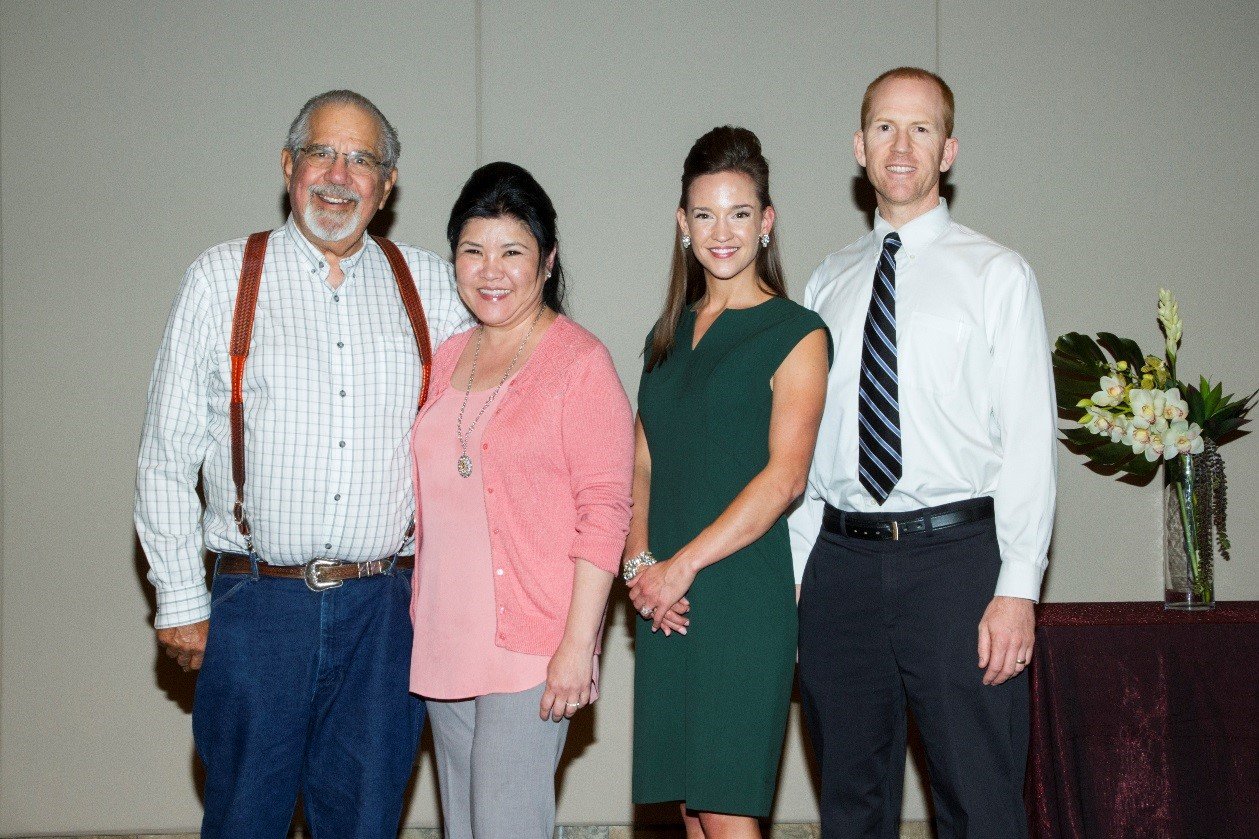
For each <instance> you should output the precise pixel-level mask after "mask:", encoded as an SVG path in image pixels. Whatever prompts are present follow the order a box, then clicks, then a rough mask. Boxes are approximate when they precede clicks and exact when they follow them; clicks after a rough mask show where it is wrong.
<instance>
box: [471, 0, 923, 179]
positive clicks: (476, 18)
mask: <svg viewBox="0 0 1259 839" xmlns="http://www.w3.org/2000/svg"><path fill="white" fill-rule="evenodd" d="M937 2H939V0H937ZM472 37H473V40H474V41H475V45H474V47H473V57H474V60H475V62H476V68H475V79H476V80H475V85H476V91H475V94H474V97H473V98H474V103H475V104H474V107H475V108H476V165H477V167H478V168H479V167H480V166H481V164H482V162H483V161H484V160H485V147H484V141H483V139H482V133H483V128H484V124H485V110H484V107H483V104H482V94H483V92H484V89H485V88H484V78H483V76H482V72H481V65H482V57H483V56H482V52H481V44H482V40H483V39H482V38H481V0H473V3H472Z"/></svg>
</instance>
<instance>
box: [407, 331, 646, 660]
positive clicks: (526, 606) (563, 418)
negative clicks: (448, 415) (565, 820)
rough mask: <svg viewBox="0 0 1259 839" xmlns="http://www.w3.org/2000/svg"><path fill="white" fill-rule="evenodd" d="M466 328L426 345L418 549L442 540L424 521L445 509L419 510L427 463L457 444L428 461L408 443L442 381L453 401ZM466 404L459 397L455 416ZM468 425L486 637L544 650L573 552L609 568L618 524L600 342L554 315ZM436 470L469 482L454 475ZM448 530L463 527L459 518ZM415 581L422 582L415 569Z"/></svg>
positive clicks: (439, 521)
mask: <svg viewBox="0 0 1259 839" xmlns="http://www.w3.org/2000/svg"><path fill="white" fill-rule="evenodd" d="M473 335H475V331H474V330H469V331H468V332H463V333H461V334H459V335H456V336H454V337H452V338H451V339H450V340H448V341H446V343H444V344H442V345H441V347H439V348H438V349H437V352H436V353H435V354H434V357H433V372H432V393H431V395H430V397H429V402H428V404H427V405H425V407H424V410H423V411H422V412H421V413H420V416H419V417H418V418H417V420H416V433H415V434H413V435H412V444H411V445H412V453H413V454H415V455H420V457H418V458H417V460H416V474H417V477H416V488H417V494H416V501H415V503H416V507H417V508H418V510H419V511H420V512H418V513H417V518H416V523H417V526H418V528H417V532H416V539H417V541H418V542H419V543H420V546H421V547H420V548H419V551H420V552H422V553H426V552H427V542H428V540H429V539H430V538H442V537H441V536H440V535H439V534H438V533H437V532H436V531H441V530H443V529H445V528H447V527H451V526H452V521H451V519H452V517H451V516H444V517H443V516H433V515H430V514H429V511H428V509H427V507H428V505H429V504H430V503H438V504H440V503H442V502H441V501H440V500H439V499H438V498H436V497H435V496H432V495H431V494H430V491H429V489H428V487H427V485H426V484H425V480H427V479H428V478H427V472H428V471H430V470H432V469H438V470H442V471H446V470H450V472H451V474H455V473H454V469H455V466H454V463H455V460H457V459H458V454H457V453H455V454H454V455H453V457H452V456H451V453H450V452H443V453H442V454H441V455H440V456H438V457H437V458H436V459H435V460H431V459H430V458H429V457H428V456H427V455H425V453H424V452H423V450H422V449H421V450H419V451H417V449H416V447H417V446H419V447H423V446H426V445H428V441H427V440H426V439H425V438H427V437H428V436H430V434H429V433H428V432H427V429H428V428H429V427H430V425H429V422H428V415H429V414H430V413H433V412H434V411H436V410H437V409H438V405H439V404H442V402H443V400H442V397H443V395H444V394H445V393H447V392H448V391H454V394H458V396H459V398H460V399H462V397H463V393H462V391H460V390H459V389H458V388H452V387H451V382H450V377H451V375H452V373H453V372H454V368H455V365H456V363H457V362H458V360H459V354H460V352H461V351H462V350H463V348H464V347H465V346H467V343H468V341H469V339H470V338H471V337H472V336H473ZM454 394H452V396H453V395H454ZM469 401H471V400H469ZM457 410H458V409H457V407H456V412H457ZM470 410H471V406H470V405H469V409H468V411H465V412H464V418H465V421H470V420H468V412H469V411H470ZM473 416H475V414H473ZM482 425H483V427H480V426H482ZM478 426H479V427H478V430H479V431H481V432H482V436H481V438H480V441H479V442H478V443H477V444H476V445H475V446H469V449H468V454H469V456H470V457H471V458H472V461H473V474H474V476H475V477H477V478H479V479H480V481H481V483H480V484H479V485H477V486H478V487H479V488H482V489H483V490H484V494H483V495H482V496H481V498H480V503H479V505H478V509H480V510H483V511H484V512H483V514H484V516H485V517H486V518H488V520H489V544H490V560H491V566H490V567H492V568H493V574H492V575H491V576H490V577H489V579H490V581H491V584H492V586H493V596H494V606H495V612H494V617H495V620H496V622H497V625H496V627H495V632H494V638H493V641H494V644H495V645H496V646H498V647H501V648H503V649H506V650H511V651H514V652H518V653H528V654H530V655H535V656H547V657H548V658H549V657H550V656H551V655H553V654H554V653H555V650H556V649H557V648H558V647H559V644H560V641H561V640H562V639H563V637H564V628H565V623H566V622H567V619H568V606H569V603H570V602H571V600H572V594H573V577H574V569H575V562H576V561H577V560H578V559H582V560H585V561H587V562H590V563H592V564H593V565H595V566H596V567H598V568H602V569H603V570H604V571H606V572H607V573H608V574H611V575H615V574H616V573H617V571H618V570H619V568H620V564H621V551H622V550H623V549H624V547H625V535H626V533H628V531H629V519H630V483H631V480H632V473H633V468H634V417H633V413H632V412H631V411H630V406H629V400H628V399H626V397H625V390H624V388H622V387H621V382H620V379H618V378H617V375H616V368H615V367H613V365H612V358H611V356H610V355H609V354H608V351H607V348H606V347H604V346H603V344H602V343H600V342H599V339H597V338H595V337H594V336H593V335H592V334H590V333H589V332H588V331H586V330H585V329H582V328H581V327H580V326H578V325H577V324H575V323H573V322H572V321H571V320H569V319H568V318H566V317H564V316H563V315H561V316H559V317H558V318H556V319H555V321H554V322H552V323H551V325H550V326H549V327H548V328H547V330H546V332H545V333H543V335H542V338H541V340H540V341H539V342H538V345H537V346H536V347H535V348H534V350H533V353H532V354H531V355H530V356H529V358H528V360H527V361H526V362H525V363H524V365H522V367H521V368H520V370H519V371H518V372H517V373H516V374H515V375H514V376H513V377H512V379H511V381H510V382H508V384H507V385H506V386H505V387H504V388H503V389H502V391H500V392H499V394H498V398H497V399H496V400H495V401H494V403H493V404H491V405H490V407H489V408H488V409H487V410H486V412H485V415H484V416H483V417H481V423H480V424H478ZM433 427H438V426H437V424H436V423H434V426H433ZM433 435H436V436H438V437H444V438H445V439H446V440H449V439H450V438H452V437H453V436H454V432H453V430H452V429H451V428H450V426H449V424H447V426H446V428H445V430H440V429H439V430H437V431H434V432H433ZM443 444H444V443H443V441H440V440H439V441H437V445H443ZM422 474H423V475H425V477H423V478H421V477H419V476H420V475H422ZM437 480H466V481H467V482H472V479H471V478H469V479H462V478H458V476H457V475H456V476H455V477H454V478H449V479H448V478H445V477H444V476H442V477H439V478H437ZM456 512H459V511H456ZM461 515H466V514H463V513H461ZM479 515H481V514H480V513H478V516H479ZM477 520H478V521H480V518H479V517H478V519H477ZM482 526H484V525H482ZM458 529H459V530H461V531H463V530H466V529H467V523H466V522H464V523H462V524H460V525H459V526H458ZM500 571H501V572H502V573H499V572H500ZM415 579H416V581H417V582H418V584H419V585H423V580H424V571H423V570H422V569H421V571H420V572H419V573H418V574H417V575H416V577H415ZM456 602H457V601H456ZM414 605H415V604H413V611H414ZM417 614H418V613H417ZM417 614H413V615H412V617H413V618H415V617H417Z"/></svg>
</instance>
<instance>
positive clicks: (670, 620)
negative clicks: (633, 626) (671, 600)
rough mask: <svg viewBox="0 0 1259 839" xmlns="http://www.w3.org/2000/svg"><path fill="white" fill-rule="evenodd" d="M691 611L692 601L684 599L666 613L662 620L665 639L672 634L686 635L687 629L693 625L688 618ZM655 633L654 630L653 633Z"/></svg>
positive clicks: (661, 625)
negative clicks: (687, 614)
mask: <svg viewBox="0 0 1259 839" xmlns="http://www.w3.org/2000/svg"><path fill="white" fill-rule="evenodd" d="M689 611H691V601H689V600H687V599H686V598H685V597H683V598H682V599H681V600H679V601H678V602H677V603H675V604H673V608H672V609H670V610H669V611H667V612H665V613H664V617H663V618H661V619H660V628H661V629H663V630H664V637H666V638H668V637H669V634H670V633H671V632H676V633H678V634H679V635H685V634H686V628H687V627H688V626H690V625H691V619H690V618H688V617H687V616H686V613H687V612H689ZM655 631H656V630H654V629H653V630H652V632H655Z"/></svg>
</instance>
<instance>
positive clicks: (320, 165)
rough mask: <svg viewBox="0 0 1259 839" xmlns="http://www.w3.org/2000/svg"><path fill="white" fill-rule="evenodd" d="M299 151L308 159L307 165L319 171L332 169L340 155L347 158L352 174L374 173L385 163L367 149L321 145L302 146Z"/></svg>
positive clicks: (348, 167)
mask: <svg viewBox="0 0 1259 839" xmlns="http://www.w3.org/2000/svg"><path fill="white" fill-rule="evenodd" d="M297 151H298V152H299V153H300V154H301V156H302V159H303V160H305V161H306V165H307V166H310V167H312V168H314V169H316V170H318V171H323V170H324V169H331V168H332V167H333V165H334V164H335V163H336V162H337V158H338V157H344V158H345V165H346V168H347V169H349V170H350V174H351V175H374V174H376V172H377V171H379V170H380V169H383V168H384V165H385V164H383V163H381V161H380V159H379V158H378V157H376V155H374V154H372V153H371V152H365V151H341V152H339V151H337V150H336V149H334V148H332V147H331V146H319V145H311V146H302V147H301V148H300V149H298V150H297Z"/></svg>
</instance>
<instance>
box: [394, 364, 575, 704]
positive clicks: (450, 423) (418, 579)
mask: <svg viewBox="0 0 1259 839" xmlns="http://www.w3.org/2000/svg"><path fill="white" fill-rule="evenodd" d="M491 393H493V390H486V391H482V392H480V393H473V394H471V395H470V396H469V398H468V406H467V408H466V409H465V410H464V412H463V427H464V429H465V430H466V429H467V427H468V425H469V423H471V422H472V419H473V417H475V416H476V415H477V414H478V412H480V410H481V406H482V405H484V404H485V402H486V400H487V399H489V397H490V394H491ZM462 401H463V392H462V391H461V390H455V389H453V388H452V389H450V390H447V391H446V392H445V393H443V394H442V395H441V396H439V397H438V398H437V399H436V400H435V402H434V404H433V406H432V409H431V410H428V411H426V412H425V414H424V416H423V418H422V419H421V420H420V421H419V422H417V423H416V425H415V430H414V441H413V443H412V453H413V454H414V456H415V458H416V460H417V461H418V462H419V463H421V464H423V468H421V469H419V470H418V473H417V476H416V480H417V481H418V483H417V487H416V488H417V491H418V493H419V494H420V495H422V496H423V498H424V505H423V507H422V508H421V512H420V516H421V519H420V524H421V527H422V529H423V532H424V540H423V542H422V543H421V545H420V549H419V552H418V554H417V556H416V570H415V577H414V581H413V586H414V597H413V600H412V614H413V616H414V624H415V646H414V650H413V653H412V657H411V690H412V692H414V693H418V694H420V695H421V696H426V697H429V698H430V699H467V698H469V697H473V696H483V695H485V694H487V693H516V692H518V691H522V690H528V689H529V688H532V687H534V686H536V685H538V684H541V683H542V682H544V681H546V667H547V663H548V662H549V661H550V658H549V657H548V656H543V655H529V654H527V653H518V652H513V651H512V650H508V649H504V648H503V647H500V646H497V645H496V644H495V643H494V631H495V628H496V626H497V620H496V618H495V614H494V610H495V606H494V583H493V578H494V575H495V574H497V575H499V576H502V575H503V573H504V572H503V569H501V568H500V569H497V570H495V569H494V568H493V561H492V559H491V555H490V527H489V520H488V519H487V517H486V514H485V486H484V483H483V481H482V478H481V471H482V470H480V469H473V472H472V475H471V476H470V477H467V478H464V477H460V475H459V473H458V471H457V469H456V462H457V461H458V460H459V455H460V453H461V451H462V449H461V448H460V446H459V441H458V439H457V436H456V433H455V420H456V419H457V417H458V414H459V407H460V404H461V403H462ZM484 433H485V417H481V421H480V422H478V423H477V425H476V427H475V428H474V429H473V431H472V434H471V435H470V439H469V440H468V449H469V451H470V452H472V453H473V455H474V456H475V453H476V451H477V448H478V446H480V444H481V437H482V435H484Z"/></svg>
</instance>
